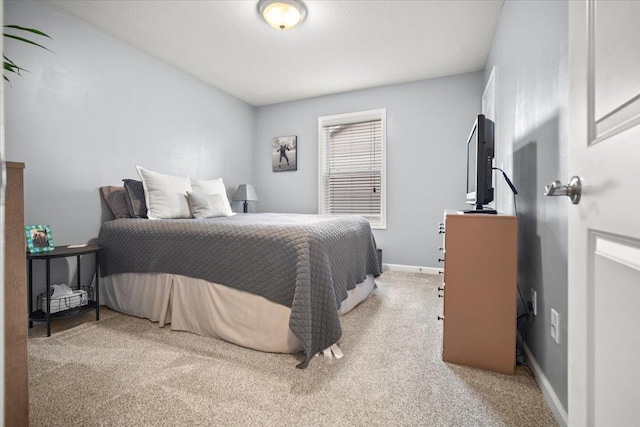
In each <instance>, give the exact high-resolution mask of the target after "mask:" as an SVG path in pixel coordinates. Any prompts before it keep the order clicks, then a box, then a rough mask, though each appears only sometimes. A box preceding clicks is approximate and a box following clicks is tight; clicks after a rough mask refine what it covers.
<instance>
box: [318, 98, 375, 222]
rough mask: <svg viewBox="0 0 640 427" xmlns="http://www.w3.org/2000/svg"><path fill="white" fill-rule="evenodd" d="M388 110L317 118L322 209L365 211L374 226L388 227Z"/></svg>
mask: <svg viewBox="0 0 640 427" xmlns="http://www.w3.org/2000/svg"><path fill="white" fill-rule="evenodd" d="M386 117H387V111H386V110H385V109H382V110H372V111H364V112H361V113H351V114H339V115H336V116H327V117H320V118H319V119H318V141H319V144H318V145H319V158H320V165H319V168H318V170H319V177H318V182H319V184H318V199H319V200H318V211H319V213H321V214H331V215H361V216H363V217H365V218H367V219H368V220H369V222H370V223H371V226H372V228H381V229H385V228H387V208H386V199H387V191H386V179H385V166H386V165H385V164H386V155H385V152H386V140H387V137H386Z"/></svg>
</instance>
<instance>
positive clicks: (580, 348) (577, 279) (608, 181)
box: [561, 0, 640, 426]
mask: <svg viewBox="0 0 640 427" xmlns="http://www.w3.org/2000/svg"><path fill="white" fill-rule="evenodd" d="M569 85H570V86H569V87H570V89H569V94H570V95H569V98H570V100H569V102H570V120H569V121H570V134H569V144H570V145H569V171H570V173H572V174H574V175H577V176H579V177H580V178H581V180H582V198H581V200H580V202H579V204H577V205H572V204H570V202H569V199H567V203H569V207H568V211H569V255H568V257H569V258H568V262H569V317H568V328H569V329H568V334H569V335H568V340H569V341H568V343H567V344H568V353H569V360H568V362H569V363H568V364H569V408H568V414H569V424H570V425H571V426H638V425H640V369H638V358H639V357H640V1H610V0H609V1H595V2H594V1H585V0H582V1H569ZM567 178H568V177H561V179H563V180H564V179H567Z"/></svg>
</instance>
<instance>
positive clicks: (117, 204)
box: [100, 185, 131, 218]
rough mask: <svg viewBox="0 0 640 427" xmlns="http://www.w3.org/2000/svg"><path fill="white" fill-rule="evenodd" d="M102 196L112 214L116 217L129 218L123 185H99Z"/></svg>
mask: <svg viewBox="0 0 640 427" xmlns="http://www.w3.org/2000/svg"><path fill="white" fill-rule="evenodd" d="M100 191H101V192H102V197H104V201H105V202H107V206H109V209H111V212H113V216H115V217H116V218H131V214H130V213H129V207H128V206H127V199H126V197H125V195H124V187H114V186H111V185H107V186H105V187H100Z"/></svg>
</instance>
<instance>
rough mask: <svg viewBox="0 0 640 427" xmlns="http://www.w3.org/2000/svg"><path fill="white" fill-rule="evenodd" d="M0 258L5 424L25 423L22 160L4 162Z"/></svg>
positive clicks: (26, 420) (24, 289)
mask: <svg viewBox="0 0 640 427" xmlns="http://www.w3.org/2000/svg"><path fill="white" fill-rule="evenodd" d="M6 168H7V184H6V198H5V201H6V203H5V218H4V227H5V233H4V236H5V238H4V239H5V240H4V244H5V259H4V268H5V271H4V301H5V322H4V333H5V343H4V349H5V354H4V363H5V365H4V376H5V377H4V378H5V379H4V381H5V384H4V386H5V393H4V411H5V419H4V425H5V426H28V425H29V376H28V365H27V361H28V358H27V284H26V269H25V236H24V185H23V170H24V163H16V162H7V163H6Z"/></svg>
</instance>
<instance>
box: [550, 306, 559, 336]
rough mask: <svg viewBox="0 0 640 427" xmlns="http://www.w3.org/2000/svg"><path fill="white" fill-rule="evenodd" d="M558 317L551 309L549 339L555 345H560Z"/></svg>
mask: <svg viewBox="0 0 640 427" xmlns="http://www.w3.org/2000/svg"><path fill="white" fill-rule="evenodd" d="M559 328H560V315H559V314H558V312H557V311H555V310H554V309H553V308H552V309H551V338H553V340H554V341H555V342H556V343H558V344H559V343H560V329H559Z"/></svg>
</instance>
